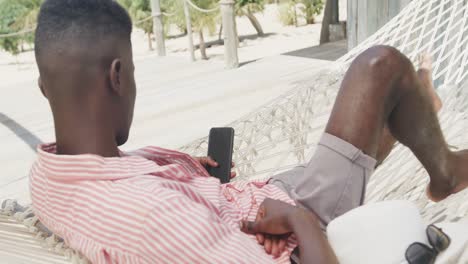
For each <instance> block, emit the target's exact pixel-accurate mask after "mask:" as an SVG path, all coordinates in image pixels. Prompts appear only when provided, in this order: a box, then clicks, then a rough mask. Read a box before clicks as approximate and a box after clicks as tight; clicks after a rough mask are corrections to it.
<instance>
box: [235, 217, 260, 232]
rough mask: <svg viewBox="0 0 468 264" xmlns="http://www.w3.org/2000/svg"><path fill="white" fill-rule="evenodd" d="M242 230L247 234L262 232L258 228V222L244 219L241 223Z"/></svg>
mask: <svg viewBox="0 0 468 264" xmlns="http://www.w3.org/2000/svg"><path fill="white" fill-rule="evenodd" d="M240 226H241V231H242V232H244V233H247V234H257V233H260V231H259V228H258V223H256V222H252V221H247V220H242V221H241V223H240Z"/></svg>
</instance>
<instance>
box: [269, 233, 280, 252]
mask: <svg viewBox="0 0 468 264" xmlns="http://www.w3.org/2000/svg"><path fill="white" fill-rule="evenodd" d="M271 254H272V255H273V256H274V257H278V256H279V255H280V249H279V238H278V237H273V238H272V239H271Z"/></svg>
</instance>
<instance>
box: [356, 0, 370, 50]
mask: <svg viewBox="0 0 468 264" xmlns="http://www.w3.org/2000/svg"><path fill="white" fill-rule="evenodd" d="M367 3H368V0H357V17H356V19H357V24H358V27H357V42H358V43H361V42H362V41H363V40H365V39H366V38H367V37H368V36H369V34H368V24H369V21H368V15H369V10H368V8H367Z"/></svg>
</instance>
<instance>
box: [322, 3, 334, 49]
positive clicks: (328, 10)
mask: <svg viewBox="0 0 468 264" xmlns="http://www.w3.org/2000/svg"><path fill="white" fill-rule="evenodd" d="M333 1H334V0H327V3H326V4H325V11H324V13H323V20H322V30H321V31H320V45H322V44H324V43H327V42H330V23H331V19H332V16H333V3H332V2H333Z"/></svg>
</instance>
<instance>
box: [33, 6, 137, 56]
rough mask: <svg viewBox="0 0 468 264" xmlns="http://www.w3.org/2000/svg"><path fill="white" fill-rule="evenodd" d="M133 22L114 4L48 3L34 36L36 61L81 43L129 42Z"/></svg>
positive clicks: (43, 7) (41, 10)
mask: <svg viewBox="0 0 468 264" xmlns="http://www.w3.org/2000/svg"><path fill="white" fill-rule="evenodd" d="M131 33H132V21H131V19H130V16H129V15H128V13H127V11H126V10H125V9H124V8H123V7H121V6H120V5H119V4H118V3H117V2H116V1H114V0H45V1H44V3H43V4H42V6H41V9H40V12H39V16H38V23H37V29H36V33H35V42H34V46H35V53H36V57H37V58H38V59H39V57H40V56H41V55H42V53H47V52H49V51H54V50H55V51H57V50H61V49H62V50H63V49H66V48H67V46H68V45H71V44H72V43H75V42H78V43H80V44H81V45H83V44H84V45H87V46H88V45H89V46H88V47H87V48H89V49H92V48H93V47H92V45H93V44H94V43H96V41H97V40H99V39H103V38H107V37H118V38H122V39H125V40H128V41H130V35H131Z"/></svg>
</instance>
